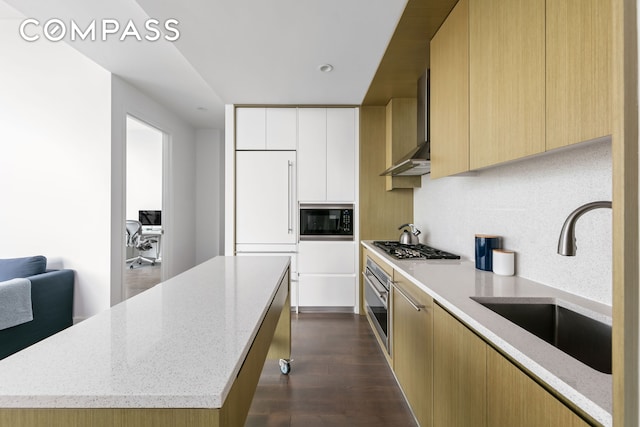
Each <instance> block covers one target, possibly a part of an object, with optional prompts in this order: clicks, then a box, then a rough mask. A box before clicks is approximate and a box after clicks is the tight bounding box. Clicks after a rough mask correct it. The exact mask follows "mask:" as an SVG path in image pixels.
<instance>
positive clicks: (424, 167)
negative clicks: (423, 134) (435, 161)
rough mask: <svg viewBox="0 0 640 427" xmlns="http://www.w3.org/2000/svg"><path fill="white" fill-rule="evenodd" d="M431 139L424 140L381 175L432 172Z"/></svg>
mask: <svg viewBox="0 0 640 427" xmlns="http://www.w3.org/2000/svg"><path fill="white" fill-rule="evenodd" d="M429 152H430V147H429V141H426V142H423V143H422V144H420V145H418V146H417V147H416V148H415V149H413V150H411V151H410V152H409V153H408V154H407V155H406V156H404V157H403V158H401V159H400V160H399V161H398V162H397V163H396V164H395V165H393V166H391V167H390V168H389V169H387V170H386V171H384V172H382V173H381V174H380V176H385V175H391V176H418V175H425V174H428V173H429V172H431V156H430V153H429Z"/></svg>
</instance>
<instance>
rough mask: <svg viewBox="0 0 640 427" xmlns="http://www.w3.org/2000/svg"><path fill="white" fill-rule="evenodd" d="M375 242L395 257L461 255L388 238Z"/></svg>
mask: <svg viewBox="0 0 640 427" xmlns="http://www.w3.org/2000/svg"><path fill="white" fill-rule="evenodd" d="M373 244H374V245H376V246H377V247H379V248H380V249H382V250H383V251H384V252H386V253H387V254H389V255H391V256H392V257H394V258H395V259H460V256H459V255H455V254H452V253H449V252H445V251H443V250H440V249H436V248H432V247H431V246H427V245H422V244H417V245H405V244H402V243H400V242H397V241H387V240H378V241H375V242H373Z"/></svg>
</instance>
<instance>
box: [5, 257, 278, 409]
mask: <svg viewBox="0 0 640 427" xmlns="http://www.w3.org/2000/svg"><path fill="white" fill-rule="evenodd" d="M289 263H290V260H289V258H288V257H216V258H213V259H210V260H208V261H205V262H204V263H202V264H200V265H198V266H196V267H194V268H192V269H190V270H188V271H186V272H184V273H182V274H179V275H177V276H175V277H173V278H171V279H169V280H167V281H165V282H162V283H160V284H158V285H156V286H155V287H153V288H151V289H149V290H148V291H145V292H143V293H141V294H139V295H136V296H135V297H133V298H130V299H128V300H126V301H124V302H122V303H120V304H118V305H116V306H114V307H112V308H111V309H109V310H106V311H104V312H102V313H100V314H98V315H96V316H94V317H91V318H89V319H87V320H85V321H83V322H81V323H79V324H77V325H74V326H72V327H71V328H68V329H66V330H64V331H62V332H60V333H58V334H56V335H54V336H52V337H49V338H47V339H46V340H44V341H41V342H39V343H37V344H35V345H33V346H31V347H29V348H27V349H25V350H23V351H21V352H19V353H16V354H14V355H12V356H9V357H8V358H6V359H4V360H2V361H0V378H1V379H2V380H1V381H0V407H2V408H220V407H222V405H223V403H224V401H225V398H226V396H227V394H228V393H229V390H230V388H231V386H232V384H233V381H234V380H235V378H236V376H237V375H238V372H239V371H240V368H241V366H242V363H243V361H244V360H245V357H246V355H247V353H248V352H249V349H250V347H251V344H252V343H253V340H254V338H255V336H256V334H257V332H258V329H259V328H260V325H261V323H262V319H263V318H264V316H265V314H266V312H267V310H268V309H269V307H270V305H271V302H272V300H273V298H274V296H275V295H276V292H277V291H278V287H279V284H280V283H281V281H282V278H283V277H284V275H285V274H286V273H287V270H288V268H289Z"/></svg>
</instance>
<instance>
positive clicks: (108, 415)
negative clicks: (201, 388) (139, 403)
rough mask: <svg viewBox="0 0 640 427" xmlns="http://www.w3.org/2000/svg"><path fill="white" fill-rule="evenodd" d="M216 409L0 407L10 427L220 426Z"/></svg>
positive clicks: (0, 419)
mask: <svg viewBox="0 0 640 427" xmlns="http://www.w3.org/2000/svg"><path fill="white" fill-rule="evenodd" d="M219 413H220V410H218V409H2V410H1V411H0V425H1V426H11V427H123V426H131V427H192V426H207V427H218V426H220V424H219V421H218V417H219Z"/></svg>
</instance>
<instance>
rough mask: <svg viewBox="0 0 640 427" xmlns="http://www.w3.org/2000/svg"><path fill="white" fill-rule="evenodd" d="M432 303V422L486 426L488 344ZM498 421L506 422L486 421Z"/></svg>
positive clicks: (442, 424) (473, 426) (436, 424)
mask: <svg viewBox="0 0 640 427" xmlns="http://www.w3.org/2000/svg"><path fill="white" fill-rule="evenodd" d="M434 307H435V308H434V334H433V378H434V382H433V389H434V393H433V398H434V403H433V423H434V425H435V426H447V427H456V426H468V427H482V426H486V425H487V423H486V409H487V408H486V397H485V395H486V381H487V378H486V372H487V369H486V354H487V344H486V343H485V342H484V341H483V340H482V339H480V338H479V337H478V336H477V335H475V334H474V333H473V332H471V330H469V329H468V328H467V327H466V326H464V325H463V324H462V323H460V322H459V321H458V320H457V319H456V318H455V317H453V316H452V315H450V314H449V313H448V312H447V311H446V310H444V309H443V308H442V307H440V306H439V305H437V304H434ZM499 425H504V426H507V425H509V424H489V426H491V427H494V426H499ZM513 425H514V426H515V425H517V424H513Z"/></svg>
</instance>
